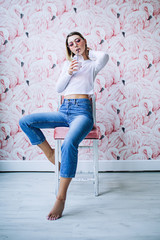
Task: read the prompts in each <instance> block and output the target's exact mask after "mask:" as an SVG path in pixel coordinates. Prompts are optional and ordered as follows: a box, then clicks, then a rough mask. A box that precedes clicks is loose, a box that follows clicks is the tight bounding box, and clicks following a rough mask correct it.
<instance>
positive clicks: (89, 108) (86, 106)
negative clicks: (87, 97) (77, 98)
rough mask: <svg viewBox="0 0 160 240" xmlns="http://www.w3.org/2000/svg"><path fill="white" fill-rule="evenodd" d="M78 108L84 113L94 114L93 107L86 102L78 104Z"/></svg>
mask: <svg viewBox="0 0 160 240" xmlns="http://www.w3.org/2000/svg"><path fill="white" fill-rule="evenodd" d="M76 106H77V107H78V109H79V110H83V111H88V112H90V113H92V106H91V104H90V102H89V103H88V102H87V103H86V102H77V103H76Z"/></svg>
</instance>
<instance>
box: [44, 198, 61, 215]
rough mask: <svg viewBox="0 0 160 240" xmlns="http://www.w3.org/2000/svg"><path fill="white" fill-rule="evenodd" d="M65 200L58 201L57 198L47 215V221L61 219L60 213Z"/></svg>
mask: <svg viewBox="0 0 160 240" xmlns="http://www.w3.org/2000/svg"><path fill="white" fill-rule="evenodd" d="M64 205H65V200H64V199H60V198H58V197H57V199H56V202H55V204H54V206H53V208H52V210H51V211H50V213H49V214H48V217H47V219H48V220H57V219H58V218H60V217H62V212H63V210H64Z"/></svg>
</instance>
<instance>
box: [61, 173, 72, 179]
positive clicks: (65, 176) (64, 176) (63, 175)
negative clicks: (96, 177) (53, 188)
mask: <svg viewBox="0 0 160 240" xmlns="http://www.w3.org/2000/svg"><path fill="white" fill-rule="evenodd" d="M60 177H63V178H74V177H75V174H74V175H71V176H68V175H67V174H60Z"/></svg>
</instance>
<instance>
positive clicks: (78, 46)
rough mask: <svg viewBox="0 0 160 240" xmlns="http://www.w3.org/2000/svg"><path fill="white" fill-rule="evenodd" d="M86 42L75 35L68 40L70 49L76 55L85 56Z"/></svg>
mask: <svg viewBox="0 0 160 240" xmlns="http://www.w3.org/2000/svg"><path fill="white" fill-rule="evenodd" d="M85 44H86V40H84V39H82V38H81V37H80V36H79V35H73V36H71V37H69V38H68V47H69V48H70V50H71V51H72V52H73V53H74V54H77V53H78V54H79V55H84V54H85Z"/></svg>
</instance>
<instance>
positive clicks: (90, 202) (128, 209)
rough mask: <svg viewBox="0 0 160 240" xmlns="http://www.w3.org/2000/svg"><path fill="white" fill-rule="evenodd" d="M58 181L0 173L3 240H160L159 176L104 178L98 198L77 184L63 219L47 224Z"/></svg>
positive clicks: (104, 175) (72, 187)
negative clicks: (55, 183) (55, 184)
mask: <svg viewBox="0 0 160 240" xmlns="http://www.w3.org/2000/svg"><path fill="white" fill-rule="evenodd" d="M54 177H55V176H54V173H0V240H35V239H38V240H41V239H43V240H50V239H52V240H62V239H63V240H80V239H81V240H91V239H96V240H101V239H103V240H121V239H122V240H132V239H134V240H160V173H159V172H144V173H122V172H121V173H101V174H100V193H101V194H100V196H99V197H95V196H94V193H93V185H92V183H91V182H78V181H72V183H71V185H70V188H69V191H68V198H67V202H66V208H65V211H64V214H63V217H62V218H61V219H59V220H57V221H48V220H47V219H46V216H47V214H48V212H49V211H50V209H51V208H52V206H53V203H54V200H55V194H54V182H55V179H54ZM80 177H81V176H80ZM82 177H85V176H84V175H82Z"/></svg>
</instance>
